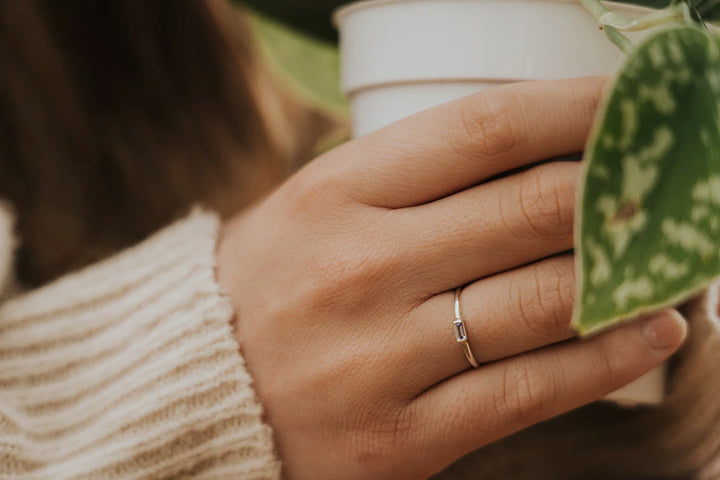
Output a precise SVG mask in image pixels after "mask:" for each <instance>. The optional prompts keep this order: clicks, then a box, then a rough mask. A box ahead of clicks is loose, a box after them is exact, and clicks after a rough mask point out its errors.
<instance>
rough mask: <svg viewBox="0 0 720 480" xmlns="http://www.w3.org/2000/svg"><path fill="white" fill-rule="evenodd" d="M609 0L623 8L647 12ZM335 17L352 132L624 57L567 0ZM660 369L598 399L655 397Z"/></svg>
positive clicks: (362, 8)
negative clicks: (518, 83)
mask: <svg viewBox="0 0 720 480" xmlns="http://www.w3.org/2000/svg"><path fill="white" fill-rule="evenodd" d="M608 6H609V8H611V9H612V10H613V11H615V12H617V13H621V14H625V15H629V16H637V15H641V14H642V13H646V12H648V10H647V9H643V8H639V7H634V6H628V5H625V4H615V3H608ZM335 24H336V25H337V27H338V29H339V32H340V53H341V60H342V73H341V75H342V89H343V92H344V94H345V95H346V96H347V98H348V100H349V101H350V108H351V113H352V121H353V136H355V137H358V136H361V135H365V134H367V133H370V132H372V131H374V130H377V129H378V128H382V127H384V126H386V125H389V124H391V123H393V122H395V121H397V120H400V119H402V118H404V117H407V116H409V115H412V114H414V113H417V112H420V111H422V110H426V109H428V108H431V107H434V106H436V105H439V104H441V103H445V102H448V101H451V100H454V99H457V98H460V97H463V96H466V95H469V94H472V93H475V92H479V91H481V90H484V89H487V88H491V87H495V86H498V85H503V84H506V83H510V82H516V81H524V80H551V79H560V78H574V77H582V76H589V75H603V74H610V73H612V72H613V71H615V70H616V69H617V67H619V65H620V64H621V63H622V61H623V59H624V58H625V55H624V54H623V53H622V52H621V51H620V50H619V49H618V47H617V46H615V45H614V44H612V43H611V42H610V41H609V40H608V39H607V37H606V36H605V34H604V32H602V31H601V30H600V29H599V28H598V25H597V21H596V20H595V19H594V18H593V17H592V16H591V15H590V14H589V13H588V12H587V11H586V10H585V9H584V7H583V6H582V5H580V4H579V3H578V2H577V1H576V0H369V1H362V2H357V3H354V4H350V5H348V6H346V7H343V8H341V9H340V10H338V11H337V12H336V13H335ZM643 35H646V34H645V33H634V34H631V35H629V36H630V38H631V39H632V40H635V41H637V40H639V39H640V37H641V36H643ZM448 328H449V327H448ZM448 331H449V330H448ZM664 371H665V370H664V367H663V366H661V367H658V368H656V369H655V370H653V371H651V372H649V373H648V374H646V375H645V376H643V377H641V378H639V379H638V380H636V381H635V382H633V383H631V384H629V385H627V386H626V387H623V388H622V389H620V390H618V391H616V392H613V393H612V394H610V395H609V396H608V397H606V400H610V401H614V402H616V403H619V404H623V405H639V404H657V403H659V402H660V401H661V400H662V398H663V394H664V385H665V382H664V379H665V374H664Z"/></svg>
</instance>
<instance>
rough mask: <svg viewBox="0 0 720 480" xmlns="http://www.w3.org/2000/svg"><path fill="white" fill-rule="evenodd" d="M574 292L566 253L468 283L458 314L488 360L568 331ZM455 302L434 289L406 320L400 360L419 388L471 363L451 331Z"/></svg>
mask: <svg viewBox="0 0 720 480" xmlns="http://www.w3.org/2000/svg"><path fill="white" fill-rule="evenodd" d="M574 298H575V269H574V263H573V256H572V255H569V254H568V255H562V256H558V257H552V258H549V259H546V260H543V261H540V262H537V263H534V264H532V265H528V266H525V267H521V268H518V269H515V270H511V271H508V272H504V273H501V274H498V275H494V276H492V277H488V278H486V279H483V280H480V281H477V282H474V283H472V284H470V285H468V286H467V287H465V289H463V292H462V296H461V303H462V317H463V321H464V323H465V328H466V330H467V336H468V339H469V342H470V347H471V348H472V351H473V354H474V355H475V358H476V359H477V360H478V361H480V362H481V363H486V362H491V361H494V360H498V359H502V358H506V357H511V356H513V355H517V354H519V353H523V352H527V351H530V350H534V349H536V348H539V347H543V346H545V345H549V344H551V343H556V342H560V341H562V340H566V339H568V338H570V337H572V336H573V332H572V330H571V329H570V319H571V317H572V308H573V301H574ZM453 303H454V294H453V292H445V293H443V294H440V295H437V296H435V297H433V298H431V299H430V300H428V301H427V302H425V304H423V305H422V306H421V307H419V308H418V309H416V311H415V312H414V314H413V316H412V317H411V318H410V319H409V320H408V321H409V322H410V323H412V328H408V330H407V331H408V332H410V333H411V335H410V338H409V339H408V341H409V344H408V347H407V351H406V356H407V358H406V359H405V360H404V364H405V365H408V366H409V368H411V369H412V371H413V372H414V373H413V374H412V375H407V376H406V377H407V378H408V379H411V380H412V381H413V382H416V384H415V386H416V388H418V391H422V390H424V389H425V388H427V386H428V385H433V384H435V383H437V382H440V381H442V380H444V379H446V378H449V377H451V376H453V375H455V374H457V373H459V372H462V371H463V370H467V369H469V368H470V364H469V363H468V360H467V359H466V358H465V355H464V354H463V352H462V349H461V347H460V346H459V345H458V344H457V342H456V340H455V336H454V333H453V327H452V321H453ZM418 350H420V351H422V355H418V354H417V352H418ZM411 356H412V360H410V357H411Z"/></svg>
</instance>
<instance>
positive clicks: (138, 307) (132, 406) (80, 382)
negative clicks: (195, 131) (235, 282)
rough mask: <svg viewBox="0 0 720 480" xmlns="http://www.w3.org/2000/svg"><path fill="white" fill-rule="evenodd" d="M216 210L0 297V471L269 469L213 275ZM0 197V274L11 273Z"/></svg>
mask: <svg viewBox="0 0 720 480" xmlns="http://www.w3.org/2000/svg"><path fill="white" fill-rule="evenodd" d="M217 230H218V220H217V219H216V217H215V216H213V215H211V214H208V213H203V212H195V213H193V214H192V215H190V216H189V217H188V218H187V219H185V220H183V221H180V222H178V223H176V224H175V225H172V226H170V227H168V228H166V229H165V230H163V231H161V232H160V233H158V234H156V235H155V236H153V237H152V238H150V239H149V240H147V241H145V242H144V243H142V244H140V245H138V246H137V247H135V248H132V249H130V250H128V251H126V252H124V253H121V254H119V255H117V256H116V257H114V258H112V259H110V260H107V261H104V262H102V263H100V264H97V265H95V266H93V267H91V268H88V269H86V270H84V271H80V272H78V273H75V274H73V275H69V276H67V277H65V278H63V279H61V280H59V281H57V282H55V283H53V284H51V285H49V286H47V287H45V288H42V289H40V290H37V291H34V292H31V293H28V294H24V295H22V296H19V297H14V298H11V299H8V300H6V301H4V302H3V304H2V305H1V306H0V478H2V479H55V480H59V479H66V478H73V479H118V478H122V479H128V478H133V479H149V478H152V479H158V478H186V477H192V478H201V479H216V478H218V479H219V478H222V479H230V478H236V479H243V480H245V479H275V478H280V463H279V461H278V459H277V457H276V456H275V453H274V452H273V443H272V435H271V431H270V429H269V427H267V426H266V425H265V424H263V423H262V408H261V406H260V404H259V403H258V401H257V398H256V397H255V394H254V391H253V389H252V380H251V377H250V375H249V374H248V372H247V370H246V368H245V365H244V362H243V359H242V357H241V355H240V353H239V346H238V343H237V341H236V339H235V337H234V335H233V332H232V329H231V324H230V322H231V319H232V315H233V312H232V310H231V307H230V303H229V302H228V300H227V299H226V298H225V297H224V296H223V294H222V292H221V291H220V289H219V287H218V284H217V283H216V281H215V264H214V262H215V260H214V259H215V242H216V236H217ZM11 239H12V235H11V224H10V222H9V219H8V215H7V214H6V213H5V212H4V211H2V209H0V276H1V278H0V280H2V281H3V282H4V283H5V284H7V283H8V282H7V279H8V277H9V274H10V273H9V272H11V271H12V268H11V265H12V261H11V259H12V242H11Z"/></svg>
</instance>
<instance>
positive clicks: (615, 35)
mask: <svg viewBox="0 0 720 480" xmlns="http://www.w3.org/2000/svg"><path fill="white" fill-rule="evenodd" d="M578 1H579V2H580V3H581V4H582V6H584V7H585V8H586V9H587V11H589V12H590V13H591V14H592V15H593V16H594V17H595V19H596V20H597V21H598V23H599V24H600V27H601V28H602V29H603V30H605V35H606V36H607V37H608V38H609V39H610V41H611V42H613V43H614V44H615V45H617V47H618V48H619V49H620V50H621V51H622V52H623V53H625V54H626V55H629V54H630V52H632V51H633V50H634V49H635V45H634V44H633V43H632V42H631V41H630V39H629V38H627V37H626V36H625V35H623V34H622V33H620V32H618V31H617V29H616V28H615V27H611V26H609V25H603V23H602V22H601V21H600V19H601V18H602V17H603V15H606V14H608V13H611V12H610V10H608V9H607V8H606V7H605V5H603V4H602V3H600V0H578Z"/></svg>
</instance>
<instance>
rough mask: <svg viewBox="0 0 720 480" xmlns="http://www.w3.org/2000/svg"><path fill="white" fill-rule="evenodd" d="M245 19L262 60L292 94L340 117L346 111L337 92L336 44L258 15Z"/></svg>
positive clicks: (347, 109)
mask: <svg viewBox="0 0 720 480" xmlns="http://www.w3.org/2000/svg"><path fill="white" fill-rule="evenodd" d="M249 13H251V12H249ZM249 19H250V24H251V26H252V27H253V32H254V33H255V39H256V41H257V43H258V45H259V47H260V50H261V52H262V53H263V56H264V58H265V60H266V61H267V62H268V63H269V64H270V65H271V66H272V67H274V68H275V70H276V72H277V73H278V74H279V75H280V76H281V77H282V78H283V79H284V80H285V81H286V83H287V84H288V85H290V86H291V87H293V88H294V89H295V91H296V93H298V94H299V95H300V96H302V97H304V98H305V99H306V100H308V101H309V102H311V103H312V104H315V105H317V106H319V107H321V108H323V109H325V110H327V111H329V112H332V113H335V114H337V115H339V116H341V117H344V116H346V115H347V114H348V111H349V107H348V104H347V101H346V100H345V98H344V97H343V95H342V93H341V91H340V54H339V52H338V48H337V46H336V45H332V44H330V43H327V42H324V41H321V40H318V39H316V38H314V37H311V36H308V35H305V34H304V33H302V32H300V31H297V30H294V29H292V28H289V27H287V26H285V25H283V24H281V23H279V22H277V21H275V20H273V19H270V18H268V17H264V16H262V15H259V14H250V15H249Z"/></svg>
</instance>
